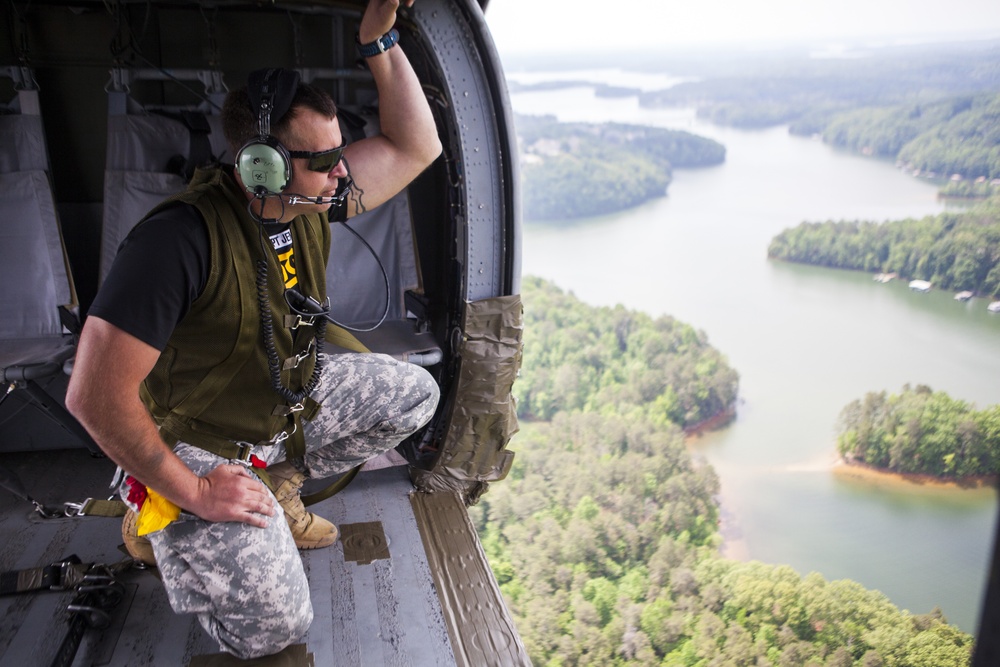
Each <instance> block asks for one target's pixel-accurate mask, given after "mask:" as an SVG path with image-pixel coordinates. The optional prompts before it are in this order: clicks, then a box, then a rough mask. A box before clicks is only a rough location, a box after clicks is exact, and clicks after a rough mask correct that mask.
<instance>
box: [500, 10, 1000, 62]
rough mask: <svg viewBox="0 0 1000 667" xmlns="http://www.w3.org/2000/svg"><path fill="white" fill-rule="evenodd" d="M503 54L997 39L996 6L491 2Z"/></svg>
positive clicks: (999, 30) (999, 15)
mask: <svg viewBox="0 0 1000 667" xmlns="http://www.w3.org/2000/svg"><path fill="white" fill-rule="evenodd" d="M486 22H487V23H488V24H489V26H490V30H491V32H492V33H493V37H494V40H495V41H496V44H497V48H498V49H499V50H500V52H501V53H518V52H525V51H568V50H573V51H594V50H606V49H631V50H636V49H639V48H641V47H642V46H646V47H655V46H657V45H664V46H691V45H712V46H715V45H720V44H730V45H742V44H749V45H753V46H765V45H767V44H769V43H774V42H776V41H781V42H787V41H789V40H795V41H803V40H820V41H823V42H829V41H834V40H838V39H853V40H859V39H860V40H874V39H876V38H884V37H889V38H893V39H896V40H900V39H902V40H907V41H910V40H914V39H916V40H922V39H924V38H933V39H935V40H937V39H941V38H959V39H961V38H966V37H979V38H1000V2H998V0H943V1H942V0H933V1H932V0H682V1H679V0H603V1H601V2H597V1H596V0H490V3H489V6H488V8H487V10H486Z"/></svg>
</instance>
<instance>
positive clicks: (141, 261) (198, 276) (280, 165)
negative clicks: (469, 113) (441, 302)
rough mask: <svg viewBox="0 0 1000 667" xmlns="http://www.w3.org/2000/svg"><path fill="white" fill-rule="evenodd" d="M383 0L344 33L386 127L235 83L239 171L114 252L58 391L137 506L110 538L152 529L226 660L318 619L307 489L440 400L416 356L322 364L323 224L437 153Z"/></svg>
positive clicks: (273, 646) (300, 89) (283, 75)
mask: <svg viewBox="0 0 1000 667" xmlns="http://www.w3.org/2000/svg"><path fill="white" fill-rule="evenodd" d="M404 1H405V0H404ZM412 3H413V0H408V1H405V4H407V6H409V5H412ZM398 5H399V0H369V3H368V6H367V8H366V10H365V12H364V15H363V17H362V20H361V24H360V30H359V34H358V51H359V53H360V55H361V56H364V57H365V58H366V60H367V63H368V66H369V68H370V70H371V73H372V76H373V78H374V81H375V84H376V87H377V89H378V94H379V102H380V103H379V120H380V124H381V134H380V135H378V136H374V137H369V138H366V139H362V140H359V141H357V142H356V143H352V144H350V145H345V141H344V138H343V136H342V134H341V130H340V126H339V124H338V122H337V119H336V112H337V109H336V106H335V105H334V103H333V100H332V99H330V98H329V96H328V95H326V93H324V92H322V91H321V90H319V89H318V88H315V87H313V86H310V85H305V84H300V83H299V81H298V76H297V75H296V74H295V73H294V72H291V71H289V70H261V71H258V72H254V73H253V74H251V76H250V78H249V82H248V85H247V87H246V88H242V89H240V90H235V91H233V92H232V93H230V94H229V96H228V97H227V99H226V102H225V105H224V109H223V126H224V130H225V133H226V139H227V141H228V143H229V144H230V148H231V150H232V154H233V155H236V156H237V157H236V165H235V168H234V167H231V166H230V167H218V168H215V169H211V170H200V171H199V173H197V174H196V175H195V177H194V179H193V180H192V182H191V184H190V185H189V186H188V189H187V190H186V191H185V192H183V193H181V194H180V195H178V196H176V197H173V198H171V199H169V200H167V201H166V202H164V203H163V204H161V205H160V206H158V207H156V208H155V209H154V210H153V211H152V212H151V213H150V214H148V215H147V216H146V218H145V219H144V220H143V221H142V222H141V223H140V224H139V225H138V226H137V227H136V228H135V229H134V230H133V232H132V233H131V234H130V235H129V237H128V238H127V239H126V241H125V242H124V243H123V244H122V246H121V248H120V249H119V253H118V256H117V258H116V260H115V264H114V266H113V268H112V270H111V272H110V274H109V276H108V278H107V279H106V281H105V282H104V284H103V286H102V288H101V290H100V292H99V294H98V296H97V298H96V299H95V301H94V304H93V306H92V308H91V309H90V311H89V317H88V319H87V322H86V325H85V327H84V330H83V333H82V336H81V339H80V345H79V351H78V353H77V357H76V364H75V368H74V371H73V375H72V379H71V382H70V387H69V390H68V392H67V405H68V406H69V408H70V410H71V411H72V412H73V413H74V414H75V415H76V416H77V417H78V418H79V419H80V421H81V422H82V423H83V424H84V426H85V427H86V428H87V430H88V431H89V432H90V433H91V434H92V435H93V437H94V439H95V440H96V441H97V442H98V443H99V444H100V446H101V448H102V449H103V450H104V451H105V452H106V453H107V454H108V456H109V457H110V458H111V459H112V460H113V461H114V462H115V463H117V464H118V465H119V466H120V467H121V469H122V470H124V471H126V472H127V474H128V477H126V481H125V483H124V484H123V486H122V489H123V493H122V496H123V498H125V499H127V502H128V504H129V505H130V506H131V507H132V508H133V509H138V510H139V513H138V516H137V517H136V515H130V516H129V517H127V519H126V528H130V527H131V526H130V522H131V524H138V532H139V533H140V534H141V533H144V532H146V533H148V539H149V542H150V543H151V545H152V551H153V553H154V554H155V560H156V563H157V564H158V567H159V569H160V572H161V575H162V579H163V583H164V585H165V587H166V590H167V593H168V596H169V599H170V603H171V606H172V607H173V609H174V610H175V611H176V612H179V613H195V614H197V615H198V617H199V620H200V622H201V624H202V625H203V626H204V627H205V629H206V630H207V631H208V633H209V634H210V635H211V636H212V637H213V638H214V639H216V640H217V641H218V642H219V644H220V646H221V648H222V649H223V650H224V651H226V652H229V653H232V654H234V655H236V656H238V657H241V658H254V657H259V656H263V655H269V654H274V653H277V652H280V651H281V650H283V649H284V648H285V647H286V646H288V645H290V644H292V643H295V642H296V641H297V640H299V639H301V638H302V637H303V636H304V635H305V634H306V632H307V630H308V629H309V626H310V624H311V622H312V617H313V612H312V605H311V602H310V599H309V584H308V581H307V580H306V577H305V574H304V571H303V567H302V562H301V558H300V557H299V555H298V552H297V551H296V547H298V548H319V547H324V546H327V545H330V544H332V543H333V542H334V541H335V539H336V537H337V529H336V528H335V527H334V525H333V524H332V523H330V522H329V521H326V520H325V519H323V518H321V517H319V516H316V515H314V514H311V513H308V512H306V510H305V508H304V507H303V505H302V501H301V499H300V498H299V489H300V488H301V486H302V484H303V481H304V480H305V479H307V478H308V477H317V478H321V477H329V476H331V475H334V474H336V473H339V472H344V471H347V470H350V469H351V468H353V467H355V466H357V465H359V464H360V463H362V462H364V461H366V460H368V459H370V458H373V457H375V456H378V455H379V454H381V453H382V452H385V451H386V450H388V449H390V448H392V447H394V446H395V445H397V444H398V443H399V442H400V441H402V439H404V438H405V437H407V436H408V435H410V434H412V433H413V432H415V431H416V430H418V429H419V428H420V427H421V426H423V425H424V424H426V423H427V422H428V420H429V419H430V417H431V416H432V414H433V412H434V409H435V407H436V405H437V401H438V397H439V390H438V386H437V384H436V383H435V382H434V380H433V378H432V377H431V376H430V374H428V373H427V372H426V371H424V370H423V369H421V368H419V367H416V366H413V365H411V364H406V363H402V362H398V361H396V360H394V359H391V358H389V357H386V356H383V355H377V354H339V355H326V354H323V353H322V349H323V329H324V318H323V317H322V316H317V312H320V311H322V309H323V305H322V304H324V302H325V263H326V259H327V253H328V250H329V244H330V229H329V225H330V221H331V220H338V219H344V218H346V217H351V216H353V215H356V214H357V213H360V212H362V211H363V210H364V208H365V207H374V206H377V205H379V204H380V203H382V202H384V201H386V200H387V199H389V198H390V197H392V196H393V195H395V194H396V193H397V192H399V191H401V190H402V189H403V188H404V187H406V185H407V184H408V183H410V182H411V181H412V180H413V179H414V178H415V177H416V176H417V175H418V174H420V173H421V172H422V171H423V170H424V169H426V168H427V167H428V166H429V165H430V164H431V162H433V161H434V160H435V159H436V158H437V156H438V155H439V154H440V152H441V143H440V140H439V138H438V136H437V131H436V126H435V123H434V119H433V116H432V115H431V111H430V108H429V107H428V104H427V101H426V99H425V97H424V94H423V92H422V89H421V86H420V83H419V81H418V79H417V77H416V75H415V74H414V71H413V69H412V68H411V66H410V63H409V62H408V60H407V58H406V56H405V55H404V54H403V52H402V50H400V49H398V48H393V47H394V46H395V44H396V43H397V40H398V33H397V32H396V31H395V30H394V29H393V27H392V26H393V24H394V22H395V19H396V10H397V8H398ZM362 194H363V196H361V195H362ZM292 256H293V257H294V261H292V260H291V259H290V257H292ZM302 320H305V321H306V322H311V326H297V328H292V327H295V325H296V324H299V323H300V322H301V321H302ZM289 362H292V363H289ZM262 466H266V467H262ZM265 481H266V482H267V485H265V483H264V482H265ZM269 487H270V488H269ZM283 515H284V516H283Z"/></svg>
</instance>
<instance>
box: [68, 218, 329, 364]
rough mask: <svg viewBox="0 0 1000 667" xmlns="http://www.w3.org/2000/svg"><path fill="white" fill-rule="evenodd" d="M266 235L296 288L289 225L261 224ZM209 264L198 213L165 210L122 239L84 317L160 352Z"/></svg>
mask: <svg viewBox="0 0 1000 667" xmlns="http://www.w3.org/2000/svg"><path fill="white" fill-rule="evenodd" d="M345 213H346V207H343V206H341V207H333V208H331V209H330V216H331V220H333V219H335V216H336V217H337V218H345V217H346V215H344V214H345ZM265 234H266V235H267V236H269V237H270V238H271V242H272V245H274V246H275V251H276V253H277V255H278V258H279V263H280V264H281V266H282V273H283V277H284V280H285V287H286V288H290V287H294V286H295V284H296V282H297V279H296V277H295V262H294V256H293V248H292V245H291V233H290V232H289V230H288V225H287V224H286V225H265ZM210 261H211V251H210V246H209V239H208V231H207V230H206V229H205V223H204V221H203V220H202V218H201V214H200V213H199V212H198V209H196V208H195V207H194V206H191V205H189V204H183V203H177V204H174V205H172V206H169V207H167V208H164V209H163V210H162V211H159V212H158V213H156V214H155V215H153V216H151V217H150V218H149V219H148V220H146V222H144V223H143V224H141V225H139V226H137V227H136V228H135V229H133V230H132V231H131V232H130V233H129V235H128V236H127V237H126V238H125V240H124V241H122V244H121V246H119V248H118V254H117V255H116V256H115V261H114V263H113V264H112V265H111V270H110V271H109V272H108V276H107V278H105V280H104V283H103V285H102V286H101V289H100V291H98V293H97V297H96V298H95V299H94V303H93V304H92V305H91V306H90V310H89V311H88V314H90V315H96V316H97V317H100V318H101V319H102V320H106V321H108V322H110V323H111V324H113V325H115V326H116V327H118V328H119V329H121V330H122V331H125V332H126V333H129V334H131V335H132V336H135V337H136V338H138V339H139V340H141V341H143V342H144V343H147V344H149V345H151V346H153V347H155V348H156V349H158V350H163V348H164V347H166V345H167V341H168V340H170V335H171V334H172V333H173V331H174V328H175V327H176V326H177V324H178V323H179V322H180V321H181V319H183V318H184V316H185V315H186V314H187V312H188V310H190V308H191V304H192V303H193V302H194V300H195V299H197V298H198V295H200V294H201V293H202V291H203V290H204V289H205V282H206V281H207V280H208V274H209V264H210Z"/></svg>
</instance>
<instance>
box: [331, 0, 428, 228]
mask: <svg viewBox="0 0 1000 667" xmlns="http://www.w3.org/2000/svg"><path fill="white" fill-rule="evenodd" d="M399 4H400V3H399V1H398V0H370V2H369V3H368V7H367V9H366V10H365V14H364V17H363V18H362V20H361V28H360V31H359V33H358V37H359V39H360V40H361V41H362V43H368V42H372V41H374V40H376V39H377V38H379V37H381V36H382V35H383V34H385V33H386V32H388V31H389V29H390V28H392V25H393V23H394V22H395V20H396V9H397V8H398V6H399ZM405 4H406V6H411V5H413V0H409V1H408V2H406V3H405ZM366 61H367V63H368V68H369V69H370V70H371V73H372V76H373V77H374V78H375V85H376V87H377V88H378V96H379V124H380V126H381V134H379V135H378V136H375V137H371V138H369V139H364V140H362V141H359V142H357V143H356V144H352V145H350V146H348V147H347V150H346V151H345V156H346V158H347V162H348V164H349V165H350V168H351V176H352V178H354V181H355V183H356V184H357V187H358V188H360V190H362V191H363V192H364V195H363V198H362V200H361V203H362V204H363V205H364V206H365V207H366V208H373V207H375V206H378V205H379V204H381V203H383V202H385V201H386V200H388V199H389V198H390V197H392V196H393V195H395V194H396V193H397V192H399V191H400V190H402V189H403V188H404V187H406V186H407V185H408V184H409V183H410V181H412V180H413V179H414V178H416V177H417V176H418V175H419V174H420V172H422V171H423V170H424V169H426V168H427V167H428V166H429V165H430V164H431V163H432V162H433V161H434V160H435V159H436V158H437V156H438V155H440V154H441V140H440V139H439V138H438V134H437V126H436V125H435V123H434V116H433V114H432V113H431V109H430V106H429V105H428V103H427V98H426V97H425V95H424V91H423V89H422V87H421V85H420V81H419V80H418V79H417V75H416V73H414V71H413V68H412V67H411V66H410V62H409V60H407V58H406V55H405V54H404V53H403V51H402V49H401V48H400V47H398V46H397V47H393V48H390V49H389V50H388V51H386V52H384V53H381V54H379V55H377V56H372V57H370V58H367V59H366ZM359 212H360V211H359V210H358V207H357V206H356V204H349V205H348V211H347V214H348V216H353V215H356V214H357V213H359Z"/></svg>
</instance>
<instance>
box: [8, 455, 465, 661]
mask: <svg viewBox="0 0 1000 667" xmlns="http://www.w3.org/2000/svg"><path fill="white" fill-rule="evenodd" d="M0 467H2V468H4V469H5V470H7V471H9V472H13V473H15V474H16V476H17V477H18V478H19V479H20V480H21V482H22V483H23V485H24V486H25V488H26V489H27V491H28V493H29V494H30V495H32V496H33V497H34V498H36V499H37V500H39V501H40V502H42V503H44V504H45V505H49V506H53V505H59V504H61V503H62V502H64V501H81V500H83V499H85V498H87V497H91V496H93V497H101V496H103V495H104V494H105V492H106V490H107V485H108V482H109V481H110V479H111V475H112V473H113V471H114V465H113V464H112V463H111V462H110V461H108V460H107V459H98V458H93V457H91V456H90V455H89V454H88V453H87V452H86V451H85V450H83V449H72V450H56V451H45V452H25V453H5V454H0ZM411 490H412V486H411V484H410V481H409V478H408V475H407V471H406V468H405V467H394V468H385V469H382V470H373V471H365V472H363V473H361V474H360V475H358V477H357V478H356V479H355V480H354V482H352V483H351V485H350V486H349V487H348V488H347V489H346V490H345V491H343V492H342V493H340V494H338V495H337V496H334V497H333V498H330V499H328V500H325V501H323V502H321V503H318V504H316V505H314V506H312V507H311V508H310V509H311V510H312V511H314V512H316V513H318V514H320V515H321V516H324V517H326V518H328V519H330V520H331V521H333V522H334V523H336V524H337V525H338V526H344V525H345V524H355V523H366V522H380V523H381V526H382V528H383V530H384V534H385V537H386V538H387V541H388V550H389V554H390V557H389V558H387V559H386V558H383V559H377V560H373V561H372V562H371V563H369V564H358V563H356V562H348V561H346V560H345V558H344V549H345V545H344V544H343V543H342V542H341V541H338V542H337V543H336V544H334V545H333V546H332V547H329V548H327V549H319V550H315V551H304V552H301V553H302V557H303V561H304V564H305V568H306V572H307V574H308V576H309V581H310V591H311V596H312V602H313V609H314V612H315V620H314V621H313V624H312V627H311V628H310V630H309V633H308V634H307V636H306V637H305V639H304V640H303V641H304V643H305V644H306V648H307V650H308V651H309V652H310V653H312V654H313V656H314V658H315V664H316V665H337V666H339V665H345V666H353V665H399V666H401V667H404V666H412V667H423V666H425V665H426V666H439V665H455V664H456V660H455V657H454V654H453V651H452V647H451V642H450V640H449V637H448V632H447V628H446V626H445V619H444V616H443V613H442V609H441V603H440V601H439V599H438V596H437V592H436V590H435V588H434V584H433V578H432V576H431V572H430V570H429V567H428V562H427V557H426V555H425V553H424V547H423V544H422V541H421V537H420V532H419V529H418V527H417V524H416V521H415V520H414V515H413V509H412V507H411V504H410V499H409V493H410V491H411ZM360 539H362V541H363V540H364V539H368V538H364V537H362V538H360ZM121 542H122V540H121V521H120V520H119V519H111V518H102V517H82V518H73V519H70V518H60V519H43V518H41V517H39V516H38V515H37V514H36V513H35V512H34V511H33V509H32V508H31V506H30V505H28V504H27V503H26V502H25V501H23V500H20V499H17V498H15V497H14V496H13V495H12V494H10V493H7V492H6V491H3V490H2V489H0V572H7V571H11V570H20V569H24V568H30V567H37V566H40V565H46V564H48V563H51V562H55V561H58V560H61V559H63V558H65V557H66V556H69V555H70V554H76V555H77V556H79V557H80V559H81V560H83V562H85V563H86V562H100V563H115V562H119V561H121V560H122V559H123V558H124V554H123V552H121V551H120V550H119V545H120V544H121ZM349 546H350V545H349ZM361 546H362V547H364V546H366V545H365V544H362V545H361ZM120 579H121V581H122V582H123V583H124V584H125V585H126V596H125V599H124V600H123V601H122V602H121V603H120V604H119V605H118V606H117V607H116V608H115V610H114V612H113V614H112V619H111V625H110V627H109V628H108V629H106V630H105V631H103V633H99V632H97V631H88V633H87V635H86V636H85V638H84V642H83V644H82V645H81V647H80V650H79V652H78V654H77V660H76V662H74V663H73V664H74V665H75V666H79V667H82V666H84V665H111V666H112V667H124V666H128V667H138V666H141V665H157V666H159V665H187V664H188V663H189V662H190V660H191V659H192V657H194V656H199V655H205V654H212V653H216V652H217V651H218V648H217V647H216V646H215V645H214V642H212V640H211V639H210V638H209V637H208V635H207V634H206V633H205V632H204V631H203V630H202V629H201V626H200V625H199V624H198V622H197V620H196V619H195V618H194V617H193V616H189V615H183V616H181V615H177V614H175V613H174V612H173V611H172V610H171V609H170V606H169V604H168V603H167V598H166V594H165V593H164V591H163V587H162V585H161V584H160V582H159V580H158V579H157V578H156V577H155V575H154V574H153V573H152V572H150V571H141V570H135V569H133V570H129V571H127V572H125V573H124V574H122V575H121V576H120ZM71 598H72V593H70V592H56V591H44V592H36V593H28V594H22V595H13V596H6V597H0V665H18V666H19V667H20V666H31V665H49V664H50V663H51V661H52V658H53V656H54V655H55V653H56V651H57V649H58V647H59V644H60V642H61V641H62V638H63V637H64V636H65V634H66V631H67V627H68V626H67V618H68V614H67V612H66V611H65V606H66V604H68V603H69V601H70V599H71Z"/></svg>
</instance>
